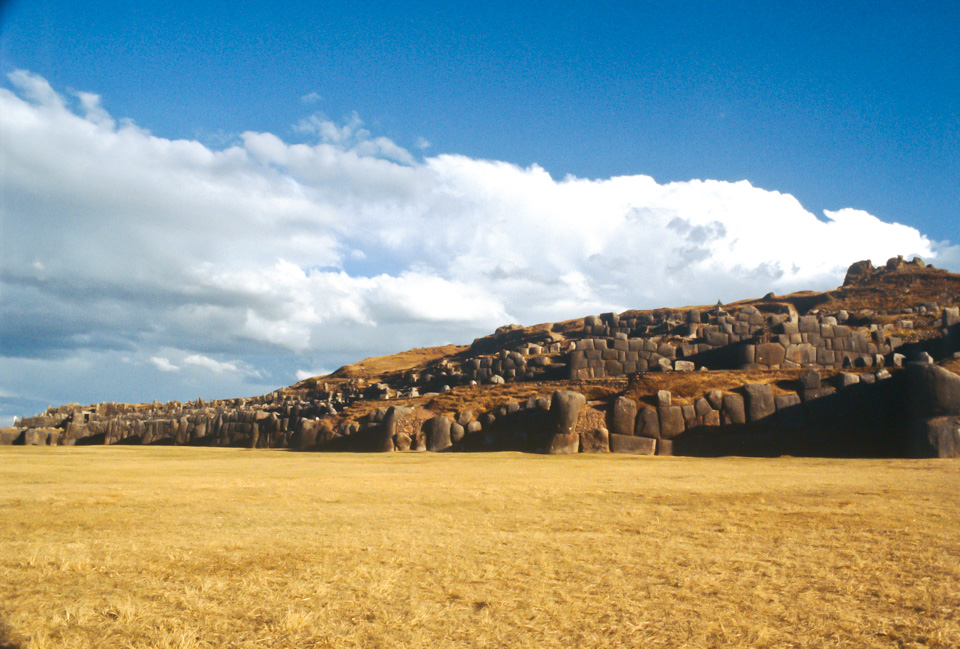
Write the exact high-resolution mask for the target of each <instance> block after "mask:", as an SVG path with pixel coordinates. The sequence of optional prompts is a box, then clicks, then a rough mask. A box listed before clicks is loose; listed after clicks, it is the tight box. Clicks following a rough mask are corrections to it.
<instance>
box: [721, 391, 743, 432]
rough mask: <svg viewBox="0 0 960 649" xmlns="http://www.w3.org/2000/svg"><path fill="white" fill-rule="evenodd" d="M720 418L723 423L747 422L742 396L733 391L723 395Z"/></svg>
mask: <svg viewBox="0 0 960 649" xmlns="http://www.w3.org/2000/svg"><path fill="white" fill-rule="evenodd" d="M722 418H723V423H724V425H730V424H745V423H747V415H746V408H745V407H744V404H743V397H742V396H740V395H739V394H736V393H735V392H731V393H729V394H725V395H723V410H722Z"/></svg>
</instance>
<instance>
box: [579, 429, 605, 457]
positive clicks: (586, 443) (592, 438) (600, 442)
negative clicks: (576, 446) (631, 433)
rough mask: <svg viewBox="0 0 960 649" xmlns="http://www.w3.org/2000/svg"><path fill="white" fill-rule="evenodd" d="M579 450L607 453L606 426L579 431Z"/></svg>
mask: <svg viewBox="0 0 960 649" xmlns="http://www.w3.org/2000/svg"><path fill="white" fill-rule="evenodd" d="M580 451H581V452H583V453H609V452H610V433H609V431H608V430H607V429H606V428H603V427H597V428H593V429H591V430H589V431H586V432H583V433H580Z"/></svg>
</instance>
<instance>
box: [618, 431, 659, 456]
mask: <svg viewBox="0 0 960 649" xmlns="http://www.w3.org/2000/svg"><path fill="white" fill-rule="evenodd" d="M656 448H657V440H655V439H652V438H650V437H637V436H636V435H614V434H613V433H611V434H610V451H611V452H613V453H630V454H633V455H653V454H654V452H655V451H656Z"/></svg>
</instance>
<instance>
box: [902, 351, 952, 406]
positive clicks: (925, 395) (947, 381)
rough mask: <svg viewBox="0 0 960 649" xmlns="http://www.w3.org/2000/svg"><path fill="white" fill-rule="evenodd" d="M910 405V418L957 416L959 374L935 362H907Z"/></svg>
mask: <svg viewBox="0 0 960 649" xmlns="http://www.w3.org/2000/svg"><path fill="white" fill-rule="evenodd" d="M906 371H907V382H908V388H909V396H910V407H911V411H912V413H913V416H914V417H931V416H938V415H952V416H956V415H960V375H957V374H954V373H953V372H951V371H949V370H946V369H944V368H942V367H940V366H939V365H929V364H917V363H910V364H908V365H907V370H906Z"/></svg>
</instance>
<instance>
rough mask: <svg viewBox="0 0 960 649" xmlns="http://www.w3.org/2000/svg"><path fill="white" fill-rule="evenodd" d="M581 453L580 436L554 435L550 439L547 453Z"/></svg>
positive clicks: (574, 433) (575, 434)
mask: <svg viewBox="0 0 960 649" xmlns="http://www.w3.org/2000/svg"><path fill="white" fill-rule="evenodd" d="M579 451H580V434H579V433H576V432H573V433H568V434H566V435H554V436H553V437H552V438H551V439H550V444H549V446H548V447H547V453H549V454H550V455H573V454H574V453H578V452H579Z"/></svg>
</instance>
